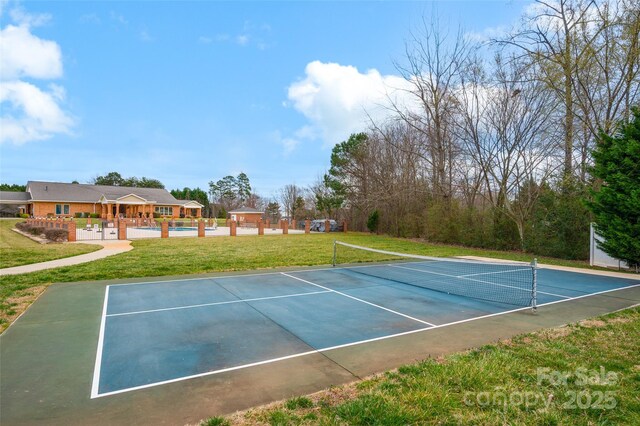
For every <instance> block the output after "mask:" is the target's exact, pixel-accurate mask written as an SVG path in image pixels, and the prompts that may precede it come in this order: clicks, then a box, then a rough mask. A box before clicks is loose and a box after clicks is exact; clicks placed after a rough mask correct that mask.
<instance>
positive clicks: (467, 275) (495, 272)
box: [456, 266, 531, 278]
mask: <svg viewBox="0 0 640 426" xmlns="http://www.w3.org/2000/svg"><path fill="white" fill-rule="evenodd" d="M526 269H527V268H525V267H524V266H523V267H521V268H520V269H510V270H508V271H494V272H480V273H478V274H464V275H456V278H463V277H475V276H478V275H490V274H506V273H508V272H520V271H524V270H526ZM528 269H531V267H529V268H528Z"/></svg>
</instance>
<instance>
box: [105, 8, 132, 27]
mask: <svg viewBox="0 0 640 426" xmlns="http://www.w3.org/2000/svg"><path fill="white" fill-rule="evenodd" d="M109 16H110V17H111V19H112V20H114V21H116V22H117V23H118V24H121V25H127V24H129V21H127V19H126V18H125V17H124V16H123V15H121V14H119V13H116V12H114V11H113V10H112V11H111V12H110V13H109Z"/></svg>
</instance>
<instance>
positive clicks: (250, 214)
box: [229, 207, 264, 223]
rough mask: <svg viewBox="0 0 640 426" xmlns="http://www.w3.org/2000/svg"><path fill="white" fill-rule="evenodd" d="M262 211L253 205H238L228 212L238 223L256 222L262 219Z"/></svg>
mask: <svg viewBox="0 0 640 426" xmlns="http://www.w3.org/2000/svg"><path fill="white" fill-rule="evenodd" d="M263 214H264V212H262V211H260V210H257V209H254V208H253V207H240V208H239V209H236V210H231V211H230V212H229V218H230V219H231V220H235V221H236V222H240V223H258V221H260V220H261V219H262V215H263Z"/></svg>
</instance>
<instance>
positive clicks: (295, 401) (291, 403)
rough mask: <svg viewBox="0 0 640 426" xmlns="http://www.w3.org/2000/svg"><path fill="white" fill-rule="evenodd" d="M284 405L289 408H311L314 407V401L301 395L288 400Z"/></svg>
mask: <svg viewBox="0 0 640 426" xmlns="http://www.w3.org/2000/svg"><path fill="white" fill-rule="evenodd" d="M284 406H285V407H286V408H287V409H289V410H295V409H298V408H311V407H313V401H311V400H310V399H309V398H307V397H305V396H299V397H295V398H291V399H290V400H288V401H287V402H286V403H285V404H284Z"/></svg>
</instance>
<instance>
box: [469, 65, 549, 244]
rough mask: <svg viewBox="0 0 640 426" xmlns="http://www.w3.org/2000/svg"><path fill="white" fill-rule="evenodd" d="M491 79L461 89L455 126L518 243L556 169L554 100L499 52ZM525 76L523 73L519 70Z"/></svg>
mask: <svg viewBox="0 0 640 426" xmlns="http://www.w3.org/2000/svg"><path fill="white" fill-rule="evenodd" d="M494 67H495V69H494V74H495V75H494V79H493V82H492V84H491V85H488V83H489V81H487V80H475V81H471V82H470V83H469V84H467V85H465V86H464V87H463V89H462V92H463V95H462V97H461V99H463V100H464V101H466V102H461V104H460V108H461V115H462V117H464V121H463V123H464V124H462V127H463V129H461V130H460V131H459V133H460V135H461V137H462V140H463V141H464V142H465V146H466V152H467V153H468V155H469V156H470V157H471V158H472V159H473V162H474V163H475V165H476V167H478V171H479V172H480V173H481V175H482V180H483V183H484V185H483V193H484V194H485V196H486V197H487V199H488V200H489V201H490V202H491V204H492V205H493V206H494V207H495V208H497V209H499V210H500V211H502V212H504V213H505V214H506V215H507V216H508V217H509V218H510V219H511V220H512V221H513V222H514V224H515V225H516V227H517V228H518V235H519V237H520V242H521V244H522V245H523V246H524V242H525V235H524V228H525V223H526V221H527V220H528V218H529V216H530V214H531V211H532V209H533V207H534V205H535V202H536V201H537V198H538V195H539V192H540V189H541V188H542V186H543V184H544V182H545V181H546V180H547V179H548V178H549V177H550V176H551V173H552V172H553V171H554V170H555V168H557V166H558V162H556V161H554V150H555V147H556V146H557V145H556V144H555V143H554V140H555V139H557V138H558V137H559V134H560V132H559V131H558V130H557V129H556V127H555V126H554V124H553V120H552V117H553V114H554V112H555V111H554V105H555V104H554V100H553V99H552V98H549V97H548V96H546V93H547V91H546V87H545V85H544V84H543V83H541V82H537V81H536V80H535V79H527V78H522V79H521V80H522V81H518V80H520V78H519V76H523V73H524V72H525V71H524V70H525V69H529V70H530V71H532V70H531V68H529V66H528V65H522V64H520V63H519V62H518V61H514V60H512V61H509V62H508V63H507V64H505V62H504V61H503V60H502V58H501V57H500V56H497V57H496V60H495V64H494ZM525 77H526V75H525Z"/></svg>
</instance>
